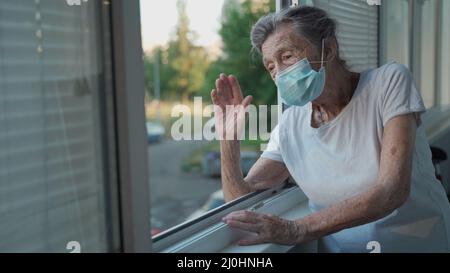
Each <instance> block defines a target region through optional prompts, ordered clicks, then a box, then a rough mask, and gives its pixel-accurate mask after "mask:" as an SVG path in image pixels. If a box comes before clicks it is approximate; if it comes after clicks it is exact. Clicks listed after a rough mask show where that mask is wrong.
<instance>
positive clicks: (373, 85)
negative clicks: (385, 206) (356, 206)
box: [262, 63, 450, 252]
mask: <svg viewBox="0 0 450 273" xmlns="http://www.w3.org/2000/svg"><path fill="white" fill-rule="evenodd" d="M424 111H425V106H424V104H423V101H422V98H421V96H420V93H419V91H418V90H417V88H416V85H415V83H414V80H413V78H412V76H411V73H410V72H409V71H408V69H407V68H406V67H405V66H403V65H400V64H397V63H389V64H386V65H384V66H382V67H380V68H377V69H371V70H367V71H365V72H363V73H361V77H360V80H359V83H358V87H357V89H356V90H355V92H354V95H353V97H352V99H351V101H350V102H349V104H348V105H347V106H346V107H345V108H344V109H343V110H342V111H341V113H339V115H338V116H337V117H336V118H335V119H333V120H332V121H330V122H329V123H327V124H325V125H323V126H321V127H319V128H313V127H311V125H310V124H311V113H312V106H311V103H309V104H307V105H305V106H303V107H297V106H292V107H290V108H288V109H287V110H286V111H285V112H284V113H283V115H282V116H281V118H280V122H279V125H278V126H277V127H275V129H274V130H273V131H272V133H271V139H270V141H269V144H268V145H267V149H266V150H265V151H264V153H263V154H262V157H264V158H268V159H272V160H276V161H279V162H283V163H284V164H285V165H286V167H287V168H288V170H289V172H290V174H291V176H292V178H293V179H294V180H295V181H296V182H297V184H298V185H299V186H300V188H301V189H302V190H303V191H304V192H305V194H306V195H307V196H308V198H309V200H310V208H311V209H312V210H313V211H317V210H320V209H322V208H324V207H327V206H330V205H333V204H336V203H338V202H340V201H343V200H345V199H348V198H350V197H352V196H355V195H358V194H361V193H363V192H365V191H367V190H368V189H369V188H370V187H371V186H373V185H375V184H376V183H377V176H378V170H379V166H380V154H381V153H380V152H381V143H382V134H383V128H384V126H385V125H386V123H387V122H388V121H389V120H390V119H392V118H393V117H395V116H398V115H402V114H406V113H422V112H424ZM373 205H374V206H376V205H377V204H373ZM449 238H450V205H449V202H448V200H447V197H446V195H445V191H444V188H443V186H442V185H441V184H440V182H439V181H438V180H437V179H436V178H435V174H434V166H433V164H432V161H431V151H430V147H429V144H428V140H427V138H426V135H425V132H424V130H423V126H419V128H418V129H417V135H416V142H415V149H414V156H413V165H412V178H411V193H410V197H409V198H408V200H407V201H406V203H405V204H404V205H402V206H401V207H400V208H398V209H396V210H395V211H394V212H393V213H391V214H390V215H388V216H386V217H385V218H383V219H380V220H378V221H375V222H372V223H369V224H366V225H362V226H358V227H353V228H350V229H346V230H343V231H340V232H337V233H334V234H332V235H330V236H326V237H324V238H322V239H321V240H320V244H319V246H320V249H321V251H331V252H369V250H367V244H368V243H369V242H370V241H377V242H379V243H380V245H381V251H382V252H442V251H444V252H447V251H450V240H449Z"/></svg>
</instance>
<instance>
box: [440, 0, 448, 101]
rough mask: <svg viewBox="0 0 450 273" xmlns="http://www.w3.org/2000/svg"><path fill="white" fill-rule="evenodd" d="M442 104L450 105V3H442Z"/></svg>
mask: <svg viewBox="0 0 450 273" xmlns="http://www.w3.org/2000/svg"><path fill="white" fill-rule="evenodd" d="M441 5H442V6H441V11H440V12H441V22H440V23H441V27H440V30H441V32H440V33H441V38H440V41H441V46H440V64H441V65H440V71H439V73H440V88H439V89H440V90H439V91H440V99H441V101H440V104H441V105H442V106H448V105H450V16H448V14H449V13H450V1H441Z"/></svg>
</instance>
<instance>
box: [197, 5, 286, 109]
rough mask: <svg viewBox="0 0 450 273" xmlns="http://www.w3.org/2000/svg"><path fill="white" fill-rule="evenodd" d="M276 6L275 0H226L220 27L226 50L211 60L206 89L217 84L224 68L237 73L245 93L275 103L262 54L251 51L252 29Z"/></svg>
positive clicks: (274, 92) (226, 71)
mask: <svg viewBox="0 0 450 273" xmlns="http://www.w3.org/2000/svg"><path fill="white" fill-rule="evenodd" d="M274 10H275V1H274V0H266V1H255V0H245V1H241V3H240V2H239V1H236V0H227V1H226V2H225V5H224V8H223V15H222V26H221V29H220V31H219V33H220V36H221V37H222V41H223V54H222V56H220V57H219V59H218V60H216V61H215V62H214V63H212V65H211V68H210V69H209V70H208V74H207V76H206V82H205V88H204V90H205V93H204V95H206V92H208V93H209V92H210V91H211V89H212V88H214V83H215V79H216V78H217V77H218V75H219V74H220V73H221V72H223V73H226V74H233V75H235V76H237V77H238V79H239V82H240V84H241V87H242V90H243V92H244V95H252V96H253V97H254V103H255V104H276V101H277V94H276V88H275V85H274V84H273V82H272V79H271V78H270V75H269V73H268V72H267V71H266V70H265V68H264V66H263V64H262V58H261V56H260V55H259V54H257V53H252V47H251V42H250V31H251V27H252V26H253V24H254V23H255V22H256V21H257V20H258V19H259V18H260V17H261V16H263V15H265V14H267V13H269V12H273V11H274Z"/></svg>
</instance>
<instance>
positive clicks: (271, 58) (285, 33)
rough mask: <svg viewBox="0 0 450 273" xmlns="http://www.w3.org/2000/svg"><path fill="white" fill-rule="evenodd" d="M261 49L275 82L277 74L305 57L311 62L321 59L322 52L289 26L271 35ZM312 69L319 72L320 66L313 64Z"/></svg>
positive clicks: (282, 27) (266, 65) (265, 63)
mask: <svg viewBox="0 0 450 273" xmlns="http://www.w3.org/2000/svg"><path fill="white" fill-rule="evenodd" d="M261 49H262V55H263V62H264V66H265V67H266V69H267V71H269V73H270V75H271V77H272V79H273V80H274V81H275V76H276V75H277V72H280V71H283V70H284V69H286V68H287V67H289V66H291V65H293V64H295V63H296V62H298V61H300V60H301V59H303V58H305V57H306V58H308V60H310V61H317V60H320V58H321V56H320V54H321V52H318V50H317V49H316V48H315V47H314V46H313V45H312V44H311V43H309V42H308V41H307V40H306V39H304V38H303V37H301V36H300V35H298V34H297V33H295V32H294V30H293V28H292V26H291V25H289V24H286V25H283V26H281V27H279V28H278V29H277V30H276V31H275V32H274V33H272V34H271V35H269V37H267V39H266V41H265V42H264V44H263V45H262V48H261ZM312 67H313V68H314V69H317V70H318V69H319V67H320V64H312Z"/></svg>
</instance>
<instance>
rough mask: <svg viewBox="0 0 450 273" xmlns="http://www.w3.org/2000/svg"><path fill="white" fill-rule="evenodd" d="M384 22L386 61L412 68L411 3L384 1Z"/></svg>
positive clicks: (406, 1) (397, 0) (398, 0)
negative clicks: (410, 57)
mask: <svg viewBox="0 0 450 273" xmlns="http://www.w3.org/2000/svg"><path fill="white" fill-rule="evenodd" d="M382 3H383V11H384V13H385V14H384V22H383V32H384V33H383V35H384V38H385V47H384V48H383V51H384V58H385V61H386V62H388V61H396V62H398V63H401V64H404V65H406V66H410V63H409V55H410V49H411V48H410V36H409V33H410V29H409V21H410V18H409V17H410V16H409V1H408V0H395V1H383V2H382Z"/></svg>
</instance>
